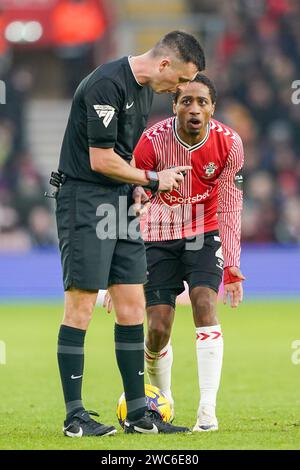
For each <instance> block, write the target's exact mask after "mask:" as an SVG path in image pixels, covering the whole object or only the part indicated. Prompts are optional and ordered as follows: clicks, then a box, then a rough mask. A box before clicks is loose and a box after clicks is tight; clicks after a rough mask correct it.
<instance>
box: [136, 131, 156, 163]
mask: <svg viewBox="0 0 300 470" xmlns="http://www.w3.org/2000/svg"><path fill="white" fill-rule="evenodd" d="M133 155H134V158H135V166H136V167H137V168H140V169H142V170H156V155H155V151H154V148H153V144H152V141H151V140H150V139H149V138H148V137H147V134H145V133H143V134H142V136H141V138H140V140H139V141H138V143H137V145H136V147H135V149H134V152H133Z"/></svg>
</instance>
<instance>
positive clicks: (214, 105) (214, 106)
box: [211, 103, 216, 117]
mask: <svg viewBox="0 0 300 470" xmlns="http://www.w3.org/2000/svg"><path fill="white" fill-rule="evenodd" d="M215 110H216V103H214V104H213V105H212V112H211V117H213V115H214V114H215Z"/></svg>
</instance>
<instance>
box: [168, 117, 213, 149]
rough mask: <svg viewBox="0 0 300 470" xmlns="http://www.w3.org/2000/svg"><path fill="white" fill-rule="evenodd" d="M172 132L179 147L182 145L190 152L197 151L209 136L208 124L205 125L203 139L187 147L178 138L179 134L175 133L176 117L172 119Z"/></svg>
mask: <svg viewBox="0 0 300 470" xmlns="http://www.w3.org/2000/svg"><path fill="white" fill-rule="evenodd" d="M173 132H174V135H175V138H176V139H177V140H178V142H179V143H180V144H181V145H183V147H184V148H186V149H187V150H189V151H190V152H192V151H193V150H197V149H199V148H200V147H202V146H203V145H204V144H205V142H207V140H208V138H209V134H210V122H208V123H207V129H206V134H205V136H204V138H203V139H202V140H200V142H198V143H197V144H195V145H189V144H187V143H186V142H184V140H182V139H181V138H180V137H179V134H178V132H177V117H176V116H175V117H174V119H173Z"/></svg>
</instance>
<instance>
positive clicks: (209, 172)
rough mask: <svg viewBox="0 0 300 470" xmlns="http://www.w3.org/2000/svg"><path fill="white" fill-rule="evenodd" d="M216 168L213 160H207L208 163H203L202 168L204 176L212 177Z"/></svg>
mask: <svg viewBox="0 0 300 470" xmlns="http://www.w3.org/2000/svg"><path fill="white" fill-rule="evenodd" d="M217 169H218V167H217V165H216V164H215V163H214V162H209V164H208V165H205V166H204V167H203V170H205V176H204V178H207V179H208V178H212V177H213V176H214V174H215V171H216V170H217Z"/></svg>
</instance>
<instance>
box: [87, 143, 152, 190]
mask: <svg viewBox="0 0 300 470" xmlns="http://www.w3.org/2000/svg"><path fill="white" fill-rule="evenodd" d="M90 164H91V168H92V170H93V171H97V172H99V173H102V174H103V175H105V176H109V177H110V178H114V179H116V180H118V181H122V182H124V183H133V184H138V185H141V186H146V185H147V183H148V182H149V180H148V179H147V178H146V174H145V171H144V170H139V169H138V168H135V167H133V166H131V165H128V163H127V162H126V161H125V160H123V158H121V157H120V156H119V155H118V154H117V153H116V152H115V151H114V149H113V148H96V147H90Z"/></svg>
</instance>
